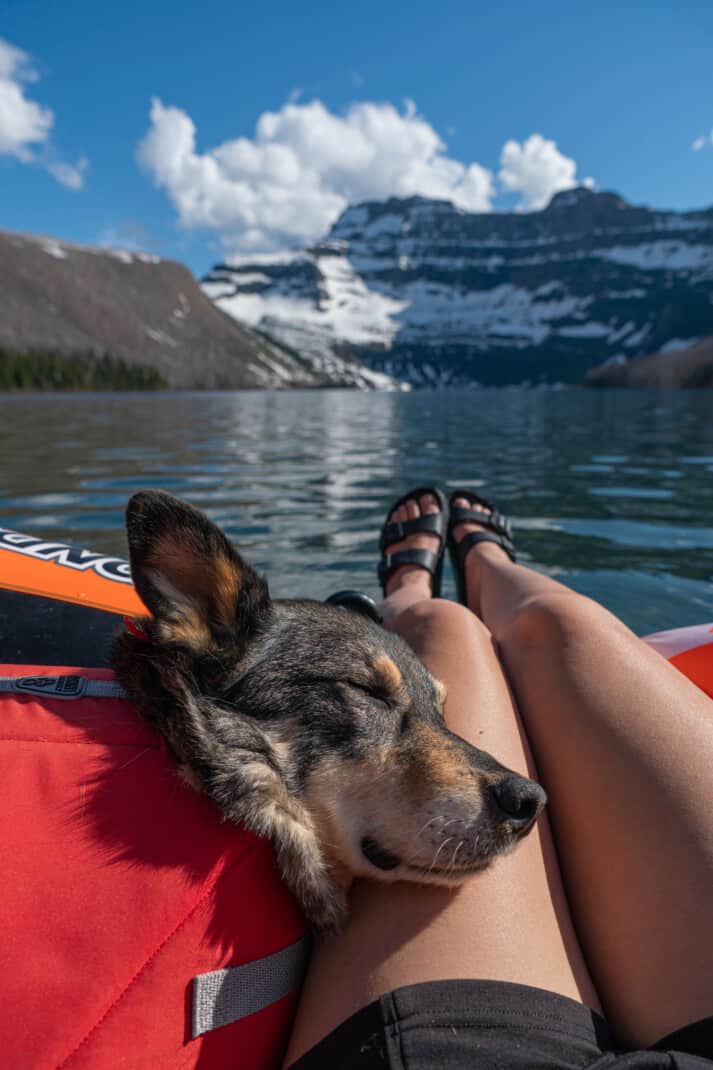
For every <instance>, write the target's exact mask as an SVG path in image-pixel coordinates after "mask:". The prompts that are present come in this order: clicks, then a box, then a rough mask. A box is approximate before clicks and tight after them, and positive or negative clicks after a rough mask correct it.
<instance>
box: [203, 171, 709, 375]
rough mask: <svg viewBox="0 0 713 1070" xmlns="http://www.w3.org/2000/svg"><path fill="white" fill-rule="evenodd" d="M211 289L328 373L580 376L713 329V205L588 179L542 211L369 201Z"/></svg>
mask: <svg viewBox="0 0 713 1070" xmlns="http://www.w3.org/2000/svg"><path fill="white" fill-rule="evenodd" d="M203 289H204V290H205V292H206V293H207V294H208V296H209V297H211V298H212V299H213V300H214V301H215V302H216V304H217V305H218V306H219V307H220V308H222V309H223V310H224V311H225V312H227V313H229V314H230V315H231V316H233V317H235V319H237V320H239V321H241V322H243V323H245V324H248V325H250V326H252V327H256V328H258V329H260V330H261V331H264V332H265V333H267V334H269V335H270V336H272V337H273V338H275V339H277V340H278V341H279V342H281V343H282V344H285V345H288V346H290V347H291V348H292V349H294V350H296V351H297V352H298V353H300V354H301V355H302V356H303V358H304V357H306V358H308V359H309V360H310V361H311V362H313V363H314V364H315V366H316V367H323V368H324V369H325V371H327V370H328V368H329V365H330V362H334V361H339V360H342V359H343V358H345V357H347V358H350V357H356V358H358V359H360V360H362V361H364V362H365V363H366V364H367V365H368V367H369V368H371V369H373V370H374V371H377V372H383V373H386V374H388V375H391V376H395V377H396V378H399V379H405V380H407V381H409V382H411V383H414V384H417V385H445V384H449V383H454V384H458V383H466V382H481V383H517V382H523V381H529V382H555V381H564V382H580V381H581V380H582V378H583V375H584V373H585V371H586V369H587V368H589V367H591V366H592V365H595V364H599V363H601V362H602V361H603V360H606V359H608V358H616V359H618V360H620V361H621V360H622V359H625V358H629V357H632V356H636V355H637V354H640V353H650V352H652V351H653V350H656V349H661V348H662V347H664V346H665V345H666V344H674V345H675V344H683V343H685V342H687V341H689V340H694V339H696V338H698V337H701V336H704V335H710V334H712V333H713V208H710V209H706V210H703V211H695V212H683V213H679V212H673V211H656V210H652V209H649V208H644V207H635V206H633V205H630V204H628V203H627V202H626V201H625V200H623V199H622V198H621V197H619V196H617V195H616V194H613V193H597V192H594V191H592V190H589V189H585V188H579V189H575V190H569V191H566V192H564V193H559V194H556V195H555V196H554V197H553V198H552V201H551V202H550V204H549V205H548V206H547V208H545V209H543V210H542V211H538V212H530V213H518V212H507V213H483V214H472V213H468V212H464V211H462V210H461V209H458V208H456V207H454V206H453V205H452V204H450V203H449V202H446V201H434V200H429V199H426V198H423V197H411V198H408V199H403V200H400V199H391V200H389V201H386V202H380V203H371V202H369V203H365V204H360V205H356V206H354V207H351V208H348V209H347V210H346V211H345V212H344V213H343V215H342V216H341V217H340V219H338V220H337V222H336V223H335V224H334V226H333V227H332V230H331V231H330V233H329V235H328V236H327V238H326V239H325V241H323V242H320V243H319V244H317V245H315V246H312V247H311V248H308V249H304V250H299V251H294V252H288V253H279V254H266V255H261V256H242V257H239V258H235V259H232V260H231V261H229V262H228V263H223V264H218V265H217V266H216V267H215V268H214V269H213V270H212V271H211V272H210V273H209V274H208V275H207V276H206V278H205V279H204V280H203Z"/></svg>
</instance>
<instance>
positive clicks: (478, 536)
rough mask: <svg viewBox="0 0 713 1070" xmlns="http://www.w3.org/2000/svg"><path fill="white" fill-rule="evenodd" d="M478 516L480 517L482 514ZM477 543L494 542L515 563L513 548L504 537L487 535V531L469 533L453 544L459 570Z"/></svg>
mask: <svg viewBox="0 0 713 1070" xmlns="http://www.w3.org/2000/svg"><path fill="white" fill-rule="evenodd" d="M480 515H481V516H482V514H480ZM479 542H494V543H495V545H496V546H499V547H500V548H501V549H502V550H504V551H505V553H506V554H507V555H508V557H509V558H510V560H511V561H515V547H514V546H513V544H512V542H511V541H510V539H509V538H508V537H507V536H506V535H500V534H498V535H489V534H488V532H487V531H469V532H468V533H467V534H466V535H464V536H463V538H462V539H461V540H460V542H457V543H456V544H455V546H456V553H457V554H458V562H459V565H460V568H461V569H462V568H463V563H464V561H465V557H466V554H467V553H468V551H469V550H470V548H471V546H475V545H476V544H477V543H479Z"/></svg>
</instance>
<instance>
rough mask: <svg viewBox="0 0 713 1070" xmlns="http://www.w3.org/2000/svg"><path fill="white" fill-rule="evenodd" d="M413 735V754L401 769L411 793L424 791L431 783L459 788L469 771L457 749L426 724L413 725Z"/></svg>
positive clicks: (426, 790) (468, 776) (425, 791)
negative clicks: (412, 757)
mask: <svg viewBox="0 0 713 1070" xmlns="http://www.w3.org/2000/svg"><path fill="white" fill-rule="evenodd" d="M413 733H414V735H415V736H416V737H417V745H416V748H415V753H416V755H417V757H415V758H414V759H413V760H412V761H411V762H409V763H408V765H407V767H406V769H405V770H404V774H403V775H404V776H405V778H406V779H407V780H408V781H409V782H410V787H411V789H412V790H413V791H415V792H419V791H420V792H421V793H424V794H426V793H428V792H429V791H430V790H432V788H433V786H434V784H437V785H439V787H440V788H442V789H443V788H456V789H457V788H458V787H462V785H463V781H464V778H465V779H466V780H468V779H470V776H471V771H470V766H469V765H468V762H467V760H466V759H465V757H464V756H463V754H462V753H461V751H460V750H459V749H458V748H457V747H455V746H453V745H451V744H450V743H449V742H448V741H447V740H444V738H443V734H442V733H441V732H439V731H437V730H436V729H435V728H431V727H430V725H427V724H419V725H417V726H415V727H414V730H413Z"/></svg>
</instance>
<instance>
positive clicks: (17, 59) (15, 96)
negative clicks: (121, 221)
mask: <svg viewBox="0 0 713 1070" xmlns="http://www.w3.org/2000/svg"><path fill="white" fill-rule="evenodd" d="M37 78H38V75H37V72H36V71H35V69H34V67H33V65H32V58H31V56H29V55H28V54H27V52H23V51H22V49H21V48H17V47H16V46H15V45H13V44H10V42H9V41H6V40H4V39H3V38H0V156H12V157H14V158H15V159H16V160H20V161H21V162H22V163H35V164H38V165H39V166H41V167H44V168H45V170H47V171H48V172H49V173H50V174H51V175H52V176H53V177H54V178H55V179H56V180H57V181H58V182H60V183H61V184H62V185H63V186H66V187H67V188H68V189H74V190H76V189H81V188H82V186H83V185H84V172H85V171H86V168H87V161H86V160H85V159H84V158H82V159H81V160H79V161H78V162H77V163H76V164H70V163H67V162H65V161H62V160H60V159H58V158H57V156H56V153H55V151H54V150H53V149H52V146H51V144H50V133H51V130H52V127H53V125H54V115H53V113H52V110H51V109H50V108H46V107H44V106H43V105H41V104H38V103H37V102H36V101H34V100H30V99H29V97H28V96H27V86H28V85H31V84H32V83H33V82H36V81H37Z"/></svg>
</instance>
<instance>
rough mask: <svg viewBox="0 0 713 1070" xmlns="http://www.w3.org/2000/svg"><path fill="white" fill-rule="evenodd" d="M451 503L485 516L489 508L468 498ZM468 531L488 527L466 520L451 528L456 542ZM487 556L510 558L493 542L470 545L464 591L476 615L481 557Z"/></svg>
mask: <svg viewBox="0 0 713 1070" xmlns="http://www.w3.org/2000/svg"><path fill="white" fill-rule="evenodd" d="M451 504H452V505H453V507H454V508H456V509H459V508H462V509H470V510H471V511H472V512H474V513H483V514H484V515H486V516H487V514H488V513H489V510H488V509H486V508H485V507H484V506H483V505H481V504H480V503H479V502H474V501H469V500H468V498H454V499H453V501H452V503H451ZM470 531H485V532H487V531H488V528H487V527H486V526H485V525H484V524H478V523H476V521H474V520H468V521H465V522H464V523H463V524H456V526H455V527H454V528H453V538H454V539H455V541H456V542H460V541H461V539H462V538H464V537H465V536H466V535H467V534H468V532H470ZM488 558H489V559H491V560H493V561H502V560H505V561H507V562H510V558H509V557H508V555H507V553H506V552H505V550H504V549H503V548H502V546H498V545H497V543H494V542H477V543H476V544H475V546H471V547H470V549H469V550H468V551H467V552H466V555H465V563H464V571H465V584H466V591H467V593H468V608H469V609H470V610H472V611H473V613H475V614H476V615H477V616H480V569H481V564H482V562H483V559H488Z"/></svg>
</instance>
